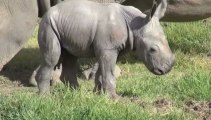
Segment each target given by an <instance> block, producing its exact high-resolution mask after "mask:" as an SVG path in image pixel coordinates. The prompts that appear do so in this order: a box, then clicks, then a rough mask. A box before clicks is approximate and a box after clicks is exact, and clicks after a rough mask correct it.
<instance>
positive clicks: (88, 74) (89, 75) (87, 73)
mask: <svg viewBox="0 0 211 120" xmlns="http://www.w3.org/2000/svg"><path fill="white" fill-rule="evenodd" d="M96 64H97V63H96ZM96 64H95V65H94V66H93V67H92V68H89V69H87V70H84V71H83V72H82V74H83V76H84V78H85V79H86V80H94V79H95V74H96V71H97V69H98V66H96ZM113 74H114V77H115V78H118V77H120V76H121V74H122V71H121V69H120V68H119V66H117V65H116V66H115V71H114V73H113Z"/></svg>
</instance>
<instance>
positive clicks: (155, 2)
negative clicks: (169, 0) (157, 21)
mask: <svg viewBox="0 0 211 120" xmlns="http://www.w3.org/2000/svg"><path fill="white" fill-rule="evenodd" d="M157 6H158V4H157V0H153V5H152V9H151V12H150V19H151V18H152V17H153V15H154V14H155V11H156V9H157Z"/></svg>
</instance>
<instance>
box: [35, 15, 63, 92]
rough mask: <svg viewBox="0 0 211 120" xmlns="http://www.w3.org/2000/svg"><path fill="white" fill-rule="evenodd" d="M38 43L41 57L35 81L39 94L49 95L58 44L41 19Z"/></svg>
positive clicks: (49, 27)
mask: <svg viewBox="0 0 211 120" xmlns="http://www.w3.org/2000/svg"><path fill="white" fill-rule="evenodd" d="M38 43H39V47H40V51H41V55H42V61H41V65H40V68H39V69H38V71H37V75H36V76H35V79H36V81H37V85H38V88H39V94H41V95H42V94H46V93H50V79H51V76H52V72H53V70H54V68H55V66H56V65H57V64H58V62H59V59H60V56H61V47H60V42H59V40H58V38H57V36H56V34H55V32H54V30H53V29H52V27H51V24H49V21H45V19H43V20H42V21H41V23H40V27H39V34H38Z"/></svg>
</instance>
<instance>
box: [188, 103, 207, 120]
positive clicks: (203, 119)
mask: <svg viewBox="0 0 211 120" xmlns="http://www.w3.org/2000/svg"><path fill="white" fill-rule="evenodd" d="M184 110H185V112H189V113H191V114H193V115H194V116H195V117H196V118H197V119H199V120H211V102H207V101H192V100H190V101H187V102H185V104H184Z"/></svg>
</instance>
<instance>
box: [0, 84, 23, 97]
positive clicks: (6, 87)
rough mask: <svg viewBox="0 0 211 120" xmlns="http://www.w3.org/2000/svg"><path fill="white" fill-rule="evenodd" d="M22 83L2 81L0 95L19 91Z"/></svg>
mask: <svg viewBox="0 0 211 120" xmlns="http://www.w3.org/2000/svg"><path fill="white" fill-rule="evenodd" d="M20 88H21V87H20V83H19V82H16V81H15V82H3V81H0V95H9V94H11V93H13V92H15V91H17V90H19V89H20Z"/></svg>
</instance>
